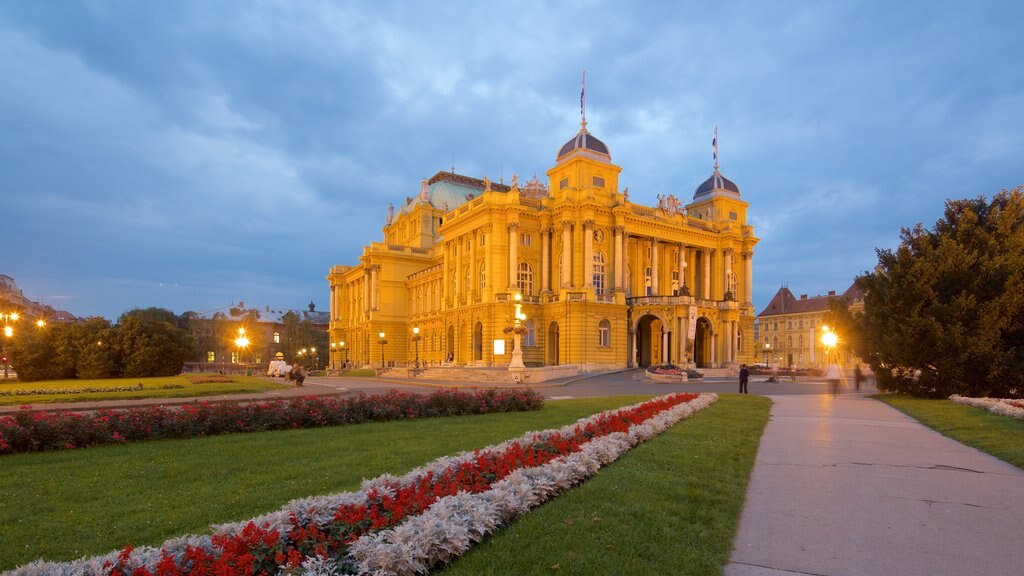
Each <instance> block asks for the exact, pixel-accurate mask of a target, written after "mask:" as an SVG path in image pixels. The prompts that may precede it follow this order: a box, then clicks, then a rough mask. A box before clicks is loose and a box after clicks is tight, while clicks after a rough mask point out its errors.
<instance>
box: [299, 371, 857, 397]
mask: <svg viewBox="0 0 1024 576" xmlns="http://www.w3.org/2000/svg"><path fill="white" fill-rule="evenodd" d="M766 380H767V377H766V376H753V377H751V379H750V382H749V385H748V387H747V388H748V390H749V391H750V393H751V394H759V395H763V396H778V395H807V394H827V393H829V390H828V384H827V383H825V381H823V380H814V379H803V378H801V379H799V380H797V381H796V382H792V381H790V380H785V379H784V380H782V381H780V382H767V381H766ZM310 383H313V384H316V385H318V386H327V387H344V388H347V389H349V390H350V391H351V392H365V393H367V394H377V393H380V392H381V391H383V390H387V389H392V388H393V389H398V390H405V391H409V392H425V391H427V390H428V388H430V387H439V386H444V385H445V383H443V382H431V383H423V382H419V383H418V382H416V381H415V380H401V379H392V378H387V377H386V376H385V377H383V378H381V379H375V378H340V377H339V378H334V377H318V378H311V379H309V380H307V384H310ZM450 384H453V385H458V386H466V385H467V383H466V382H451V383H450ZM852 387H853V383H852V382H849V383H847V385H846V387H845V388H844V389H843V391H844V392H852ZM534 389H535V390H537V391H538V392H540V393H541V394H543V395H544V397H545V398H549V399H553V400H557V399H562V398H583V397H597V396H621V395H632V394H640V395H647V394H653V395H658V394H669V393H672V392H717V393H720V394H731V393H735V392H737V391H738V390H739V384H738V381H737V379H736V378H735V377H733V378H708V379H706V380H704V381H699V380H697V381H690V382H680V383H665V382H653V381H651V380H648V379H646V378H644V371H643V370H627V371H624V372H615V373H612V374H603V375H599V376H592V377H584V378H573V379H569V380H567V381H558V382H552V383H545V384H543V385H538V386H535V387H534ZM861 393H868V394H873V393H875V389H874V387H873V386H862V387H861Z"/></svg>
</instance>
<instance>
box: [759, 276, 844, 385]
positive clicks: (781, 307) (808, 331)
mask: <svg viewBox="0 0 1024 576" xmlns="http://www.w3.org/2000/svg"><path fill="white" fill-rule="evenodd" d="M833 299H838V300H839V301H841V302H843V303H844V304H846V307H847V308H848V309H849V310H850V311H851V312H855V313H856V312H863V311H864V295H863V294H862V293H861V291H860V290H858V289H857V287H856V285H855V284H852V285H850V287H849V288H847V290H846V292H843V293H842V294H840V295H836V293H835V291H834V290H832V291H830V292H829V293H828V294H827V295H825V296H812V297H810V298H808V297H807V295H806V294H801V295H800V297H799V298H797V297H796V296H794V295H793V293H792V292H790V291H789V288H787V287H785V286H783V287H782V288H779V291H778V292H776V293H775V296H773V297H772V300H771V302H769V303H768V305H767V306H765V308H764V310H762V311H761V313H760V314H758V315H757V321H758V340H759V342H758V345H759V346H760V351H761V356H760V358H761V359H763V358H764V357H765V352H766V351H767V356H768V358H769V362H770V363H772V364H778V365H779V366H782V367H790V366H793V367H796V368H824V367H825V365H826V364H827V363H828V362H827V361H826V355H825V346H824V345H823V344H822V342H821V335H822V332H823V330H824V327H825V326H827V325H828V317H829V302H830V301H831V300H833ZM839 337H840V338H842V335H841V334H840V335H839ZM844 350H845V347H844V346H839V347H838V348H837V350H836V353H837V357H836V358H834V359H833V360H834V361H837V362H838V363H839V364H842V365H848V366H853V365H854V364H855V363H857V362H859V361H860V359H859V358H857V357H856V356H853V355H851V354H848V353H846V352H845V351H844Z"/></svg>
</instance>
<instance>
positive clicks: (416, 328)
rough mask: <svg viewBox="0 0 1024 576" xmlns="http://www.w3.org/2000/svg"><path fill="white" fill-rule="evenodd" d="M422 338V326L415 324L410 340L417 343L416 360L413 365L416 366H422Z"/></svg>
mask: <svg viewBox="0 0 1024 576" xmlns="http://www.w3.org/2000/svg"><path fill="white" fill-rule="evenodd" d="M420 338H423V337H422V336H420V327H419V326H413V327H412V338H410V340H412V341H413V342H414V343H415V344H416V362H415V363H414V364H413V366H414V367H416V368H419V367H420Z"/></svg>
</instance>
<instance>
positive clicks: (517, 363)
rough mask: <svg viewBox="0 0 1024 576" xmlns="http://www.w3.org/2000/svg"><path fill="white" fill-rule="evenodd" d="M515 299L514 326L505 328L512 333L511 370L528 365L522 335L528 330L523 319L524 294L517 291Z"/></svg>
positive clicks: (509, 366)
mask: <svg viewBox="0 0 1024 576" xmlns="http://www.w3.org/2000/svg"><path fill="white" fill-rule="evenodd" d="M514 301H515V316H514V317H513V318H512V326H509V327H506V328H505V333H506V334H508V333H509V332H511V333H512V345H513V348H512V361H511V362H509V363H508V369H509V370H523V369H525V368H526V365H525V364H523V347H522V336H523V334H525V333H526V332H527V331H528V330H527V328H526V326H523V321H524V320H526V314H524V313H523V303H522V302H523V295H522V294H519V293H516V295H515V297H514Z"/></svg>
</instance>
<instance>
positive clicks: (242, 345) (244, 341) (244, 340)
mask: <svg viewBox="0 0 1024 576" xmlns="http://www.w3.org/2000/svg"><path fill="white" fill-rule="evenodd" d="M235 347H236V348H238V363H239V364H242V351H243V350H245V349H246V348H248V347H249V338H248V337H247V336H246V335H245V328H239V329H238V337H237V338H235Z"/></svg>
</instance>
